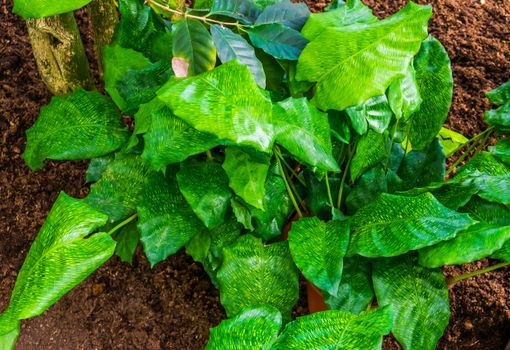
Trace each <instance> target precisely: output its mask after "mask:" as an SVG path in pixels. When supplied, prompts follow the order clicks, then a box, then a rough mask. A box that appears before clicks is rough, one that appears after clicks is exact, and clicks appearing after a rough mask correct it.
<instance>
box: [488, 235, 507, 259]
mask: <svg viewBox="0 0 510 350" xmlns="http://www.w3.org/2000/svg"><path fill="white" fill-rule="evenodd" d="M491 258H492V259H498V260H503V261H507V262H510V239H509V240H507V241H506V242H505V244H503V247H502V248H501V249H500V250H498V251H496V252H495V253H494V254H492V255H491Z"/></svg>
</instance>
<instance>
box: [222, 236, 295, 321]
mask: <svg viewBox="0 0 510 350" xmlns="http://www.w3.org/2000/svg"><path fill="white" fill-rule="evenodd" d="M223 254H224V258H223V263H222V265H221V268H220V270H219V271H218V281H219V284H220V297H221V303H222V304H223V306H224V307H225V310H226V311H227V315H228V316H229V317H232V316H234V315H235V314H237V313H239V312H240V311H241V310H242V309H244V308H247V307H253V306H257V305H261V304H267V305H272V306H274V307H276V308H277V309H278V310H280V312H281V313H282V315H283V319H284V320H289V319H290V312H291V310H292V307H293V306H294V304H295V303H296V302H297V300H298V296H299V275H298V270H297V269H296V266H295V265H294V262H293V261H292V257H291V255H290V251H289V246H288V244H287V242H278V243H273V244H270V245H264V244H263V243H262V241H261V240H260V239H257V238H255V237H253V236H251V235H244V236H241V237H240V238H239V239H238V240H237V242H236V243H234V244H232V245H230V246H228V247H226V248H225V249H224V250H223Z"/></svg>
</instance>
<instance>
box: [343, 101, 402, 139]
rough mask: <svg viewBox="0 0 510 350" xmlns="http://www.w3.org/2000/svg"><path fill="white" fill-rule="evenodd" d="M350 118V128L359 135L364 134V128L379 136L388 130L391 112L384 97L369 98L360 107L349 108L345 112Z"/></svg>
mask: <svg viewBox="0 0 510 350" xmlns="http://www.w3.org/2000/svg"><path fill="white" fill-rule="evenodd" d="M346 112H347V114H348V115H349V117H350V118H351V122H352V126H353V128H354V129H355V130H356V132H357V133H358V134H360V135H363V134H365V133H366V130H367V129H366V127H367V126H370V128H371V129H372V130H374V131H376V132H378V133H380V134H382V133H383V132H385V131H386V129H388V126H389V125H390V122H391V118H392V117H393V112H392V111H391V108H390V105H389V104H388V99H387V98H386V96H385V95H381V96H375V97H372V98H370V99H369V100H368V101H366V102H365V103H363V104H362V105H359V106H355V107H349V108H347V110H346Z"/></svg>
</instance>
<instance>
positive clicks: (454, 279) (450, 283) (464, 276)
mask: <svg viewBox="0 0 510 350" xmlns="http://www.w3.org/2000/svg"><path fill="white" fill-rule="evenodd" d="M508 265H510V262H502V263H499V264H496V265H492V266H489V267H486V268H484V269H480V270H476V271H473V272H469V273H465V274H462V275H459V276H452V277H448V278H447V279H446V286H447V287H448V288H450V287H451V286H453V285H454V284H455V283H457V282H460V281H462V280H465V279H468V278H471V277H475V276H478V275H481V274H483V273H486V272H490V271H494V270H497V269H500V268H502V267H505V266H508Z"/></svg>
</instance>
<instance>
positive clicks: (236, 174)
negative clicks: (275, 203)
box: [223, 147, 269, 209]
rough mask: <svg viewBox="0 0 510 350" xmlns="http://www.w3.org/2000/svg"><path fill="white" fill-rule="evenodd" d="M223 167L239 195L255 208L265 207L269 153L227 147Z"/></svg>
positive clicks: (232, 186)
mask: <svg viewBox="0 0 510 350" xmlns="http://www.w3.org/2000/svg"><path fill="white" fill-rule="evenodd" d="M223 169H225V171H226V173H227V175H228V179H229V186H230V187H231V188H232V189H233V190H234V192H235V193H236V194H237V195H238V196H239V197H241V198H242V199H244V200H245V201H246V203H248V204H250V205H253V206H254V207H255V208H259V209H264V195H265V188H264V187H265V186H264V185H265V182H266V177H267V171H268V170H269V157H268V156H267V155H265V154H256V153H254V152H247V151H245V150H243V149H242V148H239V147H227V148H226V149H225V161H224V163H223Z"/></svg>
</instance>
